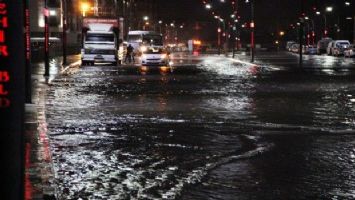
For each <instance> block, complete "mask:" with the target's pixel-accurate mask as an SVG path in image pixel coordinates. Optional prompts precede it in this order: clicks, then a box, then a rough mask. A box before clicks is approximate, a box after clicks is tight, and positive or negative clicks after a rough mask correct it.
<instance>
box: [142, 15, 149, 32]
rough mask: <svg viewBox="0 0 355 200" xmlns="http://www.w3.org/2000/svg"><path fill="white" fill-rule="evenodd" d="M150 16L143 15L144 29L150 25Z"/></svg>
mask: <svg viewBox="0 0 355 200" xmlns="http://www.w3.org/2000/svg"><path fill="white" fill-rule="evenodd" d="M148 20H149V17H148V16H143V30H145V27H146V26H148V25H149V22H148Z"/></svg>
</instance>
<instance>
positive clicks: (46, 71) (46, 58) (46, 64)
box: [44, 0, 49, 77]
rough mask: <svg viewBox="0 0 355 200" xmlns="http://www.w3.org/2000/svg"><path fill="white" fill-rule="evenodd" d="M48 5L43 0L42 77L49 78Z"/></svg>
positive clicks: (45, 0)
mask: <svg viewBox="0 0 355 200" xmlns="http://www.w3.org/2000/svg"><path fill="white" fill-rule="evenodd" d="M48 16H49V11H48V5H47V0H44V76H46V77H48V76H49V23H48Z"/></svg>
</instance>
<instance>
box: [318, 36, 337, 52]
mask: <svg viewBox="0 0 355 200" xmlns="http://www.w3.org/2000/svg"><path fill="white" fill-rule="evenodd" d="M331 41H333V40H332V38H329V37H326V38H322V39H321V40H319V41H318V43H317V54H323V53H327V47H328V44H329V43H330V42H331Z"/></svg>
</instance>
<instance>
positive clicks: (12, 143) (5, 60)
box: [0, 0, 26, 199]
mask: <svg viewBox="0 0 355 200" xmlns="http://www.w3.org/2000/svg"><path fill="white" fill-rule="evenodd" d="M23 2H24V1H14V0H0V137H1V141H2V143H1V152H2V154H1V160H2V163H3V164H2V168H1V170H0V176H1V177H2V180H1V182H2V185H3V188H2V192H1V194H0V199H24V198H23V181H22V180H23V179H22V177H23V167H22V166H23V132H24V130H23V128H24V124H23V123H24V102H25V66H26V65H25V34H24V32H25V26H24V19H25V9H24V3H23Z"/></svg>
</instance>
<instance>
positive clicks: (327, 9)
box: [325, 6, 333, 12]
mask: <svg viewBox="0 0 355 200" xmlns="http://www.w3.org/2000/svg"><path fill="white" fill-rule="evenodd" d="M325 10H326V11H327V12H332V11H333V7H331V6H328V7H327V8H326V9H325Z"/></svg>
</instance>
